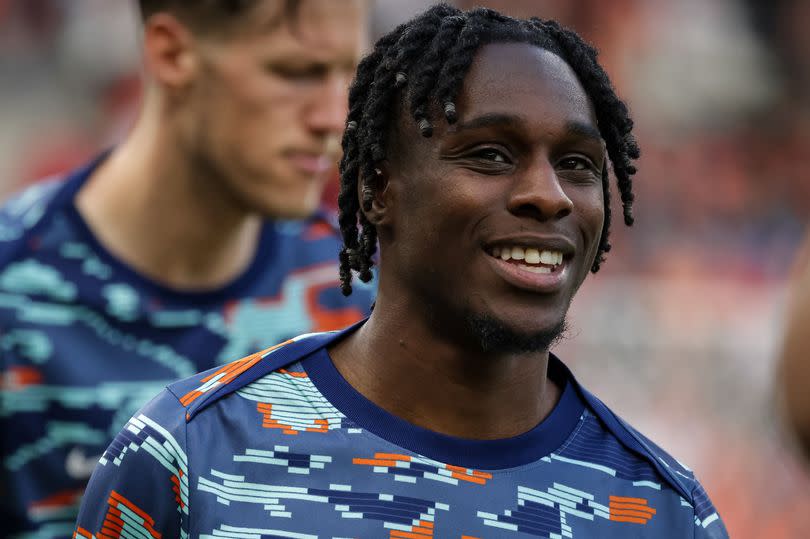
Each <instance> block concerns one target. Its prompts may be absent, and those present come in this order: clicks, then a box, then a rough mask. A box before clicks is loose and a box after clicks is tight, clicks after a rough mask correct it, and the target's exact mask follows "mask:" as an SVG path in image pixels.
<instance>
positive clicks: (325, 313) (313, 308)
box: [306, 279, 363, 331]
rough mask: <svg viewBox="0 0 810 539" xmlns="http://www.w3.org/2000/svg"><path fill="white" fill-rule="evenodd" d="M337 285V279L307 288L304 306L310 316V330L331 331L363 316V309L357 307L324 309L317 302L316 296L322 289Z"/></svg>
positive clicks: (352, 322) (350, 323) (348, 324)
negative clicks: (311, 327)
mask: <svg viewBox="0 0 810 539" xmlns="http://www.w3.org/2000/svg"><path fill="white" fill-rule="evenodd" d="M337 285H338V281H337V279H336V280H335V281H334V282H329V283H324V284H320V285H315V286H312V287H309V288H307V291H306V306H307V312H308V313H309V315H310V316H311V317H312V321H313V329H312V331H333V330H336V329H341V328H345V327H346V326H350V325H352V324H354V323H355V322H357V321H358V320H360V319H362V318H363V311H361V310H360V309H359V308H358V307H345V308H342V309H331V310H330V309H326V308H324V307H323V306H322V305H321V304H320V303H319V302H318V296H319V295H320V293H321V292H323V291H324V290H327V289H330V288H335V287H336V286H337Z"/></svg>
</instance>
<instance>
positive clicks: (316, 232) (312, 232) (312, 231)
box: [304, 221, 335, 241]
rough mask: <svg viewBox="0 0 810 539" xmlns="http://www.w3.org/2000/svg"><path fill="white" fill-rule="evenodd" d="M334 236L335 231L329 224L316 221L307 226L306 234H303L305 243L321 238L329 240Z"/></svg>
mask: <svg viewBox="0 0 810 539" xmlns="http://www.w3.org/2000/svg"><path fill="white" fill-rule="evenodd" d="M334 236H335V229H333V228H332V226H331V225H330V224H329V223H325V222H323V221H316V222H314V223H312V224H311V225H309V227H308V228H307V230H306V232H304V239H305V240H307V241H315V240H320V239H323V238H330V237H334Z"/></svg>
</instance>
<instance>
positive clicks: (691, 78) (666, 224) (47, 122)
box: [0, 0, 810, 539]
mask: <svg viewBox="0 0 810 539" xmlns="http://www.w3.org/2000/svg"><path fill="white" fill-rule="evenodd" d="M428 4H429V2H425V1H424V0H414V1H407V0H377V2H376V7H375V14H374V27H375V31H376V32H377V33H380V32H383V31H385V30H387V29H389V28H391V27H393V26H394V25H395V24H396V23H397V22H400V21H401V20H403V19H405V18H407V17H408V16H410V15H411V14H413V13H414V12H416V11H418V10H419V9H421V8H423V7H424V6H426V5H428ZM457 4H459V5H461V6H463V7H471V6H473V5H478V4H485V5H490V6H493V7H497V8H499V9H501V10H503V11H505V12H507V13H510V14H515V15H539V16H542V17H546V18H556V19H558V20H560V21H562V22H564V23H565V24H567V25H569V26H571V27H573V28H575V29H576V30H578V31H579V32H580V33H581V34H583V35H584V36H586V37H587V38H588V39H590V40H591V41H592V42H593V43H595V44H596V45H597V46H598V47H599V48H600V49H601V50H602V51H603V52H602V56H601V58H602V62H603V64H604V65H605V66H606V67H607V69H608V72H609V73H610V74H611V76H612V77H613V80H614V81H615V83H616V85H617V86H618V87H619V90H620V95H623V96H625V97H626V98H627V100H628V102H629V104H630V106H631V109H632V110H633V112H634V117H635V119H636V122H637V126H638V136H639V139H640V142H641V146H642V151H643V154H644V155H643V158H642V160H641V163H640V167H639V168H640V172H639V174H638V177H637V181H636V189H637V193H638V195H637V196H638V199H637V200H638V202H637V209H636V216H637V225H636V226H635V227H634V228H632V229H624V228H623V226H622V225H620V224H618V223H617V224H615V225H614V227H615V228H614V233H613V235H614V238H613V240H614V241H613V244H614V250H613V251H612V252H611V253H610V255H609V258H608V262H607V263H606V265H605V267H604V269H603V270H602V272H600V273H599V275H598V276H596V278H593V279H591V280H590V281H589V282H587V283H586V284H585V286H584V287H583V290H582V292H581V294H580V296H579V297H578V299H577V300H576V302H575V305H574V309H573V312H572V316H571V321H572V324H571V332H570V333H571V335H570V336H571V339H569V340H568V341H567V342H565V343H563V344H562V345H561V346H560V349H559V350H558V352H559V353H560V355H562V357H564V358H566V359H567V361H568V362H569V363H570V364H571V365H572V367H573V369H574V371H575V372H576V373H577V374H578V376H579V377H580V378H581V379H582V380H583V381H584V382H585V383H586V385H588V386H590V388H591V389H592V390H594V391H595V392H596V393H597V394H599V395H600V396H602V397H603V398H604V399H605V400H606V401H608V403H609V404H611V405H612V406H613V407H614V409H616V410H617V411H618V412H619V413H620V414H622V415H624V416H625V417H626V418H627V419H629V420H630V421H631V422H632V423H634V424H636V425H637V426H638V427H639V428H641V430H643V431H644V432H646V433H647V434H649V435H650V436H651V437H652V438H653V439H654V440H655V441H657V442H658V443H659V444H660V445H663V446H664V447H666V448H667V449H669V450H671V451H672V452H674V453H675V454H676V455H678V456H679V457H681V458H682V459H683V460H684V461H686V462H688V463H689V464H690V465H691V466H692V467H693V468H694V469H695V470H696V472H697V473H698V475H699V476H700V477H701V478H702V480H703V481H704V483H705V484H706V486H707V489H708V490H709V493H710V494H711V495H712V497H713V498H714V501H715V503H716V505H717V506H718V508H719V510H720V512H721V514H722V515H723V517H724V519H725V520H726V522H727V525H728V527H729V531H730V533H731V536H732V537H735V538H737V539H746V538H763V537H767V538H769V539H777V538H788V537H789V538H799V537H807V536H808V530H810V510H808V508H810V479H808V474H807V471H806V468H805V467H804V466H803V465H802V464H801V463H800V462H799V461H798V460H797V459H796V458H795V457H794V456H793V454H792V452H791V451H790V449H789V443H788V441H787V440H786V439H785V437H784V436H783V435H782V433H781V432H780V429H779V425H778V421H777V419H776V407H777V405H778V394H777V393H778V392H776V391H775V390H774V387H773V375H774V370H775V359H774V358H775V352H776V351H777V350H778V346H779V344H778V342H779V340H778V339H779V336H780V332H781V312H782V306H783V303H784V294H785V283H786V280H787V277H788V274H789V271H790V265H791V261H792V259H793V258H794V255H795V253H796V251H797V249H798V246H799V244H800V242H801V238H802V235H803V231H804V229H805V228H806V226H807V224H808V222H810V98H808V96H810V32H808V31H807V30H806V28H807V24H808V21H810V2H808V1H807V0H772V1H769V2H765V1H761V2H760V1H759V0H712V1H711V2H706V1H704V0H679V1H677V2H672V1H670V0H611V1H609V2H608V1H604V0H500V1H499V0H492V1H479V2H467V1H459V2H457ZM133 5H134V2H130V1H120V0H119V1H115V2H112V1H110V0H70V1H66V0H0V197H6V196H8V195H9V194H10V193H11V192H13V191H14V190H16V189H19V188H20V187H22V186H23V185H25V184H27V183H29V182H32V181H36V180H37V179H39V178H42V177H45V176H48V175H50V174H56V173H59V172H62V171H65V170H68V169H70V168H71V167H73V166H75V165H77V164H80V163H82V162H83V161H84V160H85V159H87V158H88V157H90V156H91V155H93V154H94V153H95V152H97V151H99V150H100V149H102V148H105V147H108V146H109V145H111V144H114V143H115V142H116V141H117V140H120V138H121V137H122V134H123V133H125V132H126V130H127V128H128V126H129V125H130V124H131V121H132V119H133V117H134V115H135V113H136V111H137V104H138V98H139V82H138V77H139V64H138V50H137V47H138V37H137V36H138V30H137V23H136V14H135V12H134V8H133ZM332 192H334V191H332ZM327 196H329V195H327Z"/></svg>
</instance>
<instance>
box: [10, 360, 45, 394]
mask: <svg viewBox="0 0 810 539" xmlns="http://www.w3.org/2000/svg"><path fill="white" fill-rule="evenodd" d="M42 381H43V378H42V373H41V372H39V370H38V369H35V368H34V367H20V366H16V365H15V366H12V367H9V368H8V369H7V370H6V372H5V373H4V374H3V373H0V388H3V389H7V390H9V391H19V390H21V389H25V388H26V387H27V386H35V385H39V384H41V383H42Z"/></svg>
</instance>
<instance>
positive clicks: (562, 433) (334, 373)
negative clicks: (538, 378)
mask: <svg viewBox="0 0 810 539" xmlns="http://www.w3.org/2000/svg"><path fill="white" fill-rule="evenodd" d="M302 366H303V367H304V370H305V371H306V373H307V375H308V376H309V378H310V380H311V381H312V383H313V384H314V385H315V387H316V388H317V389H318V391H320V393H321V394H322V395H323V396H324V397H325V398H326V399H327V400H328V401H329V402H330V403H331V404H332V405H333V406H334V407H335V408H337V409H338V411H340V412H341V413H342V414H343V415H345V416H346V417H347V418H348V419H349V420H350V421H352V422H353V423H355V424H356V425H357V426H359V427H361V428H362V429H364V430H367V431H368V432H370V433H372V434H374V435H376V436H378V437H380V438H382V439H384V440H386V441H387V442H390V443H392V444H394V445H396V446H399V447H401V448H403V449H406V450H408V451H411V452H413V453H416V454H418V455H421V456H424V457H427V458H430V459H433V460H436V461H439V462H442V463H447V464H453V465H457V466H464V467H466V468H475V469H482V470H499V469H507V468H515V467H518V466H524V465H526V464H530V463H533V462H536V461H538V460H540V459H542V458H543V457H546V456H548V455H549V454H550V453H552V452H554V451H555V450H556V449H558V448H559V447H560V446H562V445H563V444H564V443H565V441H566V440H568V438H569V437H570V436H571V434H572V433H573V431H574V429H575V428H576V426H577V424H578V423H579V421H580V419H581V417H582V413H583V412H584V410H585V403H584V401H583V400H582V398H581V396H580V395H579V393H578V392H577V390H576V387H575V385H576V384H575V382H574V380H573V376H572V374H571V372H570V371H569V370H568V368H567V367H566V366H565V365H564V364H563V363H562V361H560V360H559V359H558V358H557V357H556V356H554V355H553V354H550V355H549V368H548V376H549V378H550V379H552V380H554V381H555V382H557V383H559V384H561V385H562V386H563V392H562V395H561V397H560V400H559V402H558V403H557V405H556V406H555V407H554V409H553V410H552V411H551V413H550V414H549V415H548V416H547V417H546V418H545V419H544V420H543V421H542V422H540V423H539V424H538V425H537V426H535V427H534V428H532V429H531V430H529V431H527V432H525V433H523V434H520V435H518V436H514V437H511V438H502V439H498V440H472V439H467V438H459V437H455V436H450V435H446V434H441V433H438V432H434V431H431V430H428V429H425V428H422V427H419V426H417V425H414V424H412V423H409V422H408V421H405V420H404V419H401V418H400V417H397V416H395V415H393V414H391V413H390V412H388V411H386V410H384V409H383V408H380V407H379V406H377V405H376V404H374V403H373V402H371V401H370V400H368V399H367V398H366V397H364V396H363V395H362V394H361V393H360V392H358V391H357V390H356V389H354V387H352V386H351V384H349V382H347V381H346V379H345V378H343V376H342V375H341V374H340V372H339V371H338V370H337V368H336V367H335V365H334V363H333V362H332V359H331V357H330V356H329V352H328V351H327V349H326V347H323V348H321V349H320V350H318V351H316V352H315V353H314V354H312V355H311V356H309V357H307V358H305V359H304V360H303V361H302Z"/></svg>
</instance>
